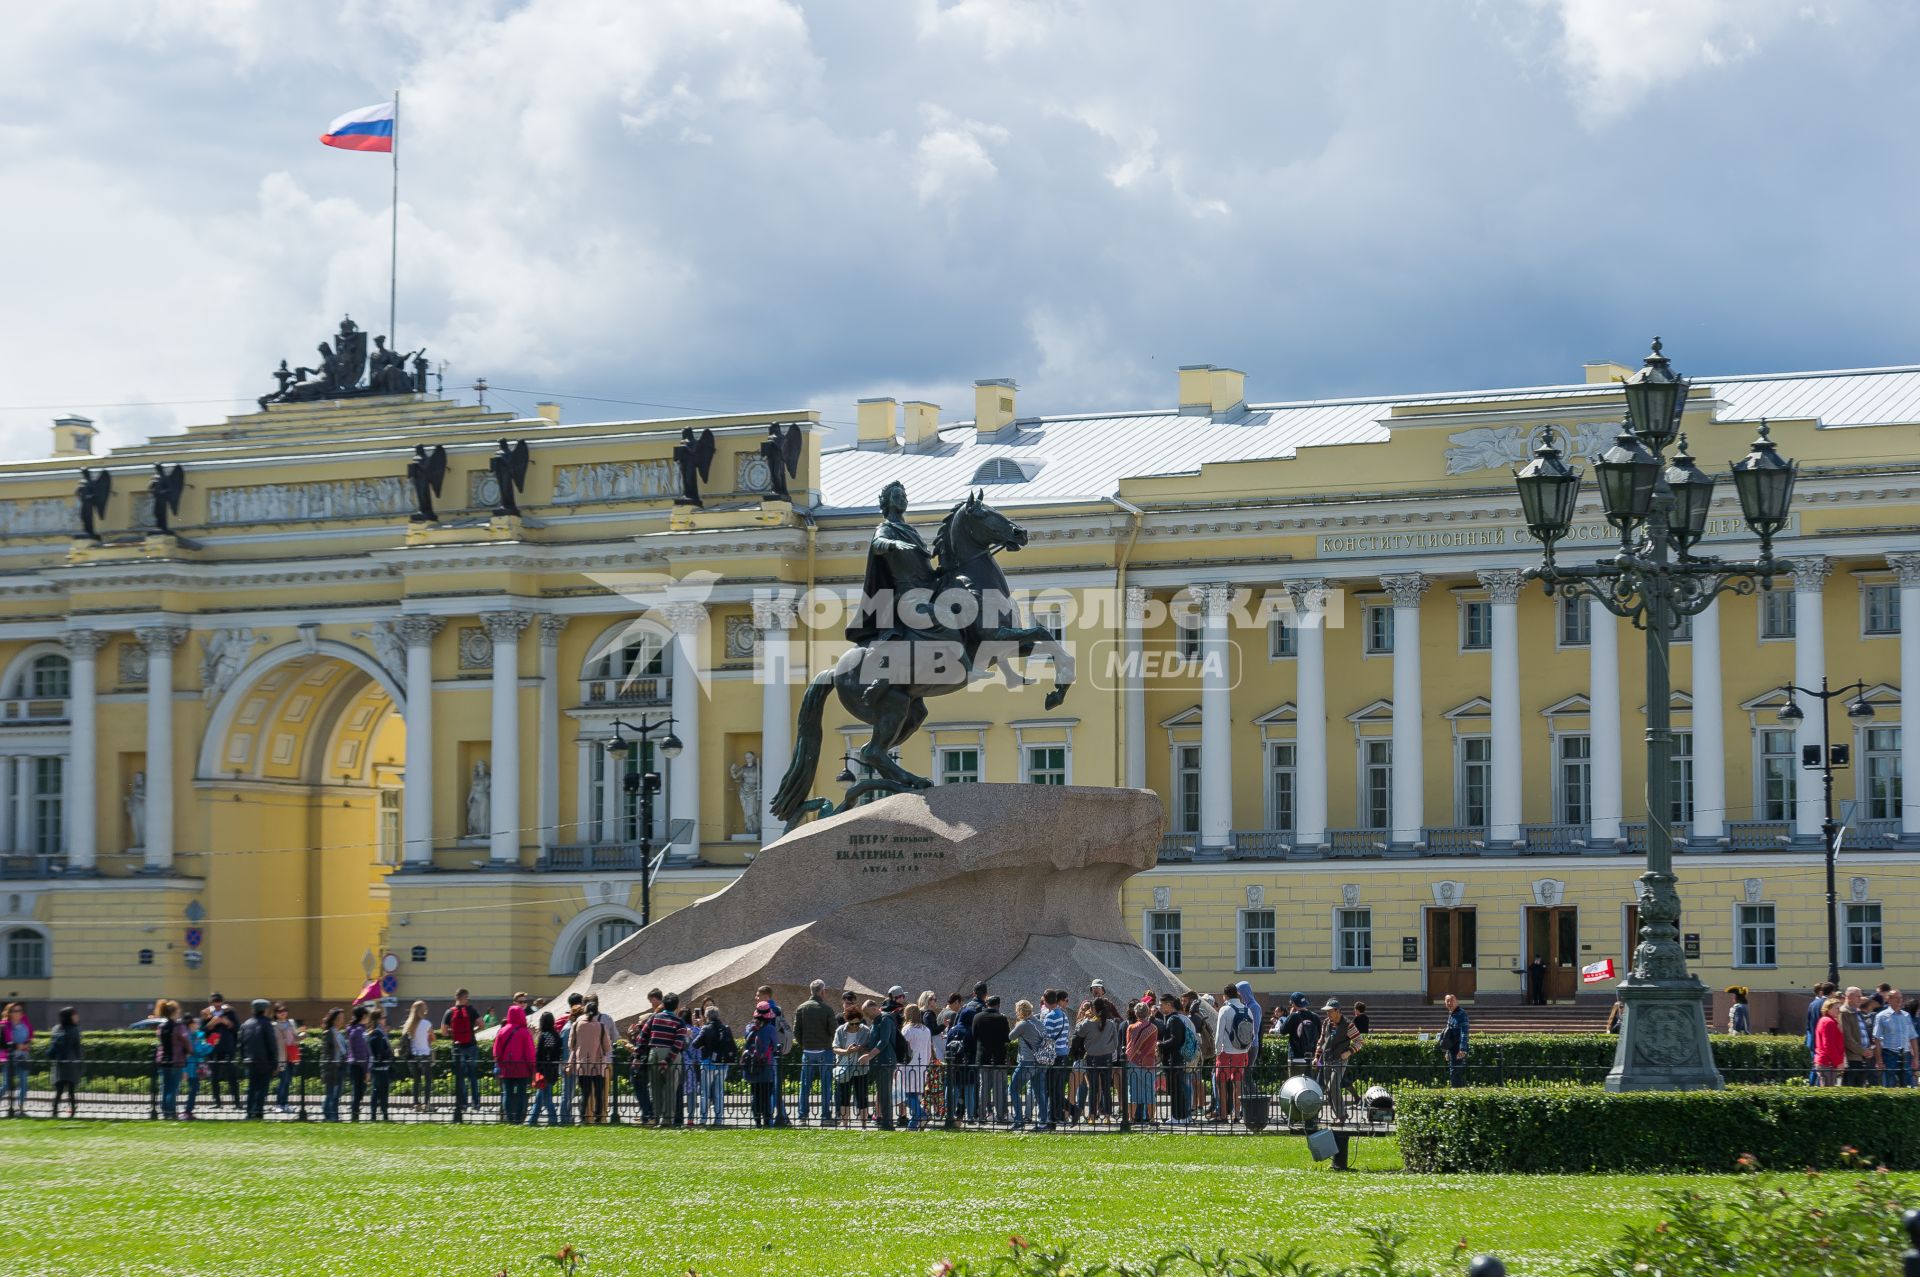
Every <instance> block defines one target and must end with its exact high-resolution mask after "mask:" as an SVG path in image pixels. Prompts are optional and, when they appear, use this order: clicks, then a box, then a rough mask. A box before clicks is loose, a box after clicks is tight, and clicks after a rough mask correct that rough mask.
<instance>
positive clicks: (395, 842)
mask: <svg viewBox="0 0 1920 1277" xmlns="http://www.w3.org/2000/svg"><path fill="white" fill-rule="evenodd" d="M422 801H425V800H424V799H422ZM379 837H380V863H381V864H383V865H397V864H399V863H400V843H401V834H400V791H399V790H397V789H383V790H381V791H380V828H379Z"/></svg>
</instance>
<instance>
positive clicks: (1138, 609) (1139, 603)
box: [1120, 585, 1147, 625]
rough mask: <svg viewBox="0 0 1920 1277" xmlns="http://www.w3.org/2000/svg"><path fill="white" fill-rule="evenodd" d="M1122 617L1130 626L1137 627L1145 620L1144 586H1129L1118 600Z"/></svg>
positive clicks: (1145, 598)
mask: <svg viewBox="0 0 1920 1277" xmlns="http://www.w3.org/2000/svg"><path fill="white" fill-rule="evenodd" d="M1120 604H1121V607H1122V609H1123V611H1122V616H1123V618H1124V619H1125V620H1126V621H1127V623H1128V624H1130V625H1138V624H1140V623H1141V622H1142V621H1145V620H1146V619H1147V591H1146V587H1145V586H1140V585H1129V586H1128V587H1127V591H1126V594H1125V596H1124V597H1122V598H1121V600H1120Z"/></svg>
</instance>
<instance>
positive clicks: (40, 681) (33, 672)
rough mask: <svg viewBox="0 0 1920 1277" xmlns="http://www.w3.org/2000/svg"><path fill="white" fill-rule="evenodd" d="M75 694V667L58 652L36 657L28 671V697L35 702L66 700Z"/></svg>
mask: <svg viewBox="0 0 1920 1277" xmlns="http://www.w3.org/2000/svg"><path fill="white" fill-rule="evenodd" d="M72 694H73V666H72V665H70V664H68V662H67V658H66V657H64V656H62V655H60V654H59V653H58V652H48V653H47V654H46V655H45V656H36V657H35V658H34V660H33V665H32V667H31V668H30V669H28V671H27V695H29V696H31V697H33V698H34V699H35V700H49V701H51V700H65V699H66V698H67V697H68V696H70V695H72Z"/></svg>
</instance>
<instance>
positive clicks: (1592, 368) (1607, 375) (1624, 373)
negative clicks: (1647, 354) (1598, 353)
mask: <svg viewBox="0 0 1920 1277" xmlns="http://www.w3.org/2000/svg"><path fill="white" fill-rule="evenodd" d="M1585 368H1586V373H1587V384H1588V385H1589V386H1604V385H1606V384H1607V383H1609V382H1614V381H1625V380H1626V379H1627V378H1629V377H1631V376H1633V369H1631V368H1627V367H1623V366H1622V365H1620V364H1616V363H1614V362H1613V360H1611V359H1595V360H1592V361H1590V362H1588V363H1587V364H1586V365H1585Z"/></svg>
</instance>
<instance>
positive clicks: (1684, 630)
mask: <svg viewBox="0 0 1920 1277" xmlns="http://www.w3.org/2000/svg"><path fill="white" fill-rule="evenodd" d="M1673 641H1674V642H1676V643H1691V642H1693V618H1692V617H1691V616H1676V617H1674V618H1673Z"/></svg>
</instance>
